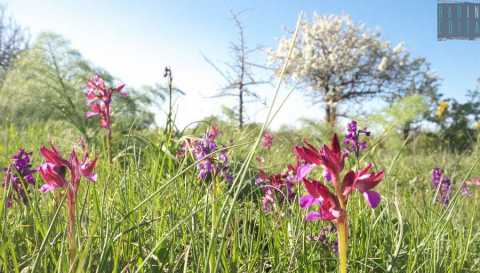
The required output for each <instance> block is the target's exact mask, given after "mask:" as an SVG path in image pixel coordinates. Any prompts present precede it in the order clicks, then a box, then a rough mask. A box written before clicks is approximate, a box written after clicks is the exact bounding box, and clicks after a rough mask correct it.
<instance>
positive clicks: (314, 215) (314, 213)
mask: <svg viewBox="0 0 480 273" xmlns="http://www.w3.org/2000/svg"><path fill="white" fill-rule="evenodd" d="M317 220H322V214H321V213H320V212H318V211H312V212H310V213H309V214H307V216H305V221H309V222H311V221H317Z"/></svg>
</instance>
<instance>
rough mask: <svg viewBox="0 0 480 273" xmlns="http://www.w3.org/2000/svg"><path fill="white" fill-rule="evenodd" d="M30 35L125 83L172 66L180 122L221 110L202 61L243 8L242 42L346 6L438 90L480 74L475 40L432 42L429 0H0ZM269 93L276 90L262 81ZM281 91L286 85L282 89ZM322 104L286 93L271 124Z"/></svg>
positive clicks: (453, 89)
mask: <svg viewBox="0 0 480 273" xmlns="http://www.w3.org/2000/svg"><path fill="white" fill-rule="evenodd" d="M0 2H3V3H5V4H6V5H7V7H8V12H9V13H10V14H11V15H13V16H14V17H15V18H16V20H17V21H18V22H19V23H20V24H22V25H24V26H26V27H28V28H29V29H30V31H31V33H32V35H33V36H35V35H36V34H38V33H39V32H41V31H54V32H57V33H59V34H62V35H63V36H65V37H66V38H67V39H69V40H70V41H71V42H72V45H73V47H75V48H77V49H78V50H80V52H81V53H82V54H83V55H84V56H85V57H86V58H87V59H89V60H90V61H92V62H93V63H94V64H96V65H98V66H101V67H104V68H105V69H107V70H108V71H110V72H111V73H112V74H113V75H115V76H117V77H119V78H120V79H122V80H123V81H124V82H125V83H126V84H129V85H132V86H137V87H138V86H141V85H143V84H152V83H154V82H162V81H163V79H162V70H163V68H164V67H165V66H166V65H169V66H171V67H172V69H173V71H174V78H175V82H176V85H177V86H178V87H180V88H181V89H183V90H184V91H186V92H187V96H185V97H184V98H182V99H181V100H180V101H179V103H178V105H179V109H178V111H179V113H178V122H179V123H180V125H185V124H187V123H189V122H192V121H196V120H199V119H200V118H201V117H203V116H206V115H210V114H219V113H220V111H221V110H220V109H221V105H230V104H231V103H232V102H231V101H229V100H227V99H211V98H207V97H209V96H211V95H213V94H215V93H216V91H217V90H218V89H219V88H220V87H221V86H222V84H223V83H224V82H223V81H222V78H221V77H220V76H219V75H218V74H217V73H216V72H215V71H214V70H213V69H212V68H211V67H210V66H209V65H208V64H207V63H206V62H205V61H204V60H203V58H202V53H203V54H205V55H206V56H208V57H209V58H210V59H212V60H213V61H216V62H218V63H221V62H224V61H226V60H228V53H229V51H228V46H229V42H230V41H231V40H234V39H235V38H236V36H235V35H236V29H235V27H234V26H233V23H232V21H231V20H230V17H229V11H230V10H234V11H240V10H245V9H247V10H248V11H247V13H245V15H244V16H243V17H242V18H243V21H244V24H245V25H246V35H247V42H248V43H249V44H250V45H252V46H255V45H262V46H266V47H275V44H276V41H277V40H278V38H280V37H282V36H283V35H284V34H285V32H284V29H285V28H289V29H292V28H293V27H294V25H295V21H296V18H297V15H298V13H299V12H300V11H304V12H305V13H306V14H311V13H312V12H314V11H316V12H317V13H319V14H341V13H347V14H350V15H351V16H352V18H353V20H354V21H356V22H362V23H365V24H366V26H367V27H368V28H371V29H375V30H378V31H380V32H381V33H382V34H383V37H384V38H386V39H387V40H390V41H391V42H392V43H393V44H396V43H399V42H405V45H406V48H407V49H409V50H410V51H411V52H412V54H413V55H414V56H424V57H426V58H427V59H428V60H429V62H430V63H431V64H432V68H433V70H434V72H435V73H436V74H437V75H439V76H440V77H441V78H442V86H441V92H442V93H444V94H445V95H446V96H448V97H455V98H457V99H460V100H463V99H464V94H465V93H466V90H468V89H473V88H474V87H475V84H476V79H477V78H478V77H480V69H478V67H479V64H480V40H479V41H442V42H439V41H437V38H436V26H437V24H436V18H437V17H436V3H437V1H436V0H397V1H393V0H310V1H302V0H295V1H293V0H291V1H287V0H263V1H254V0H237V1H220V0H210V1H206V0H191V1H183V0H176V1H171V0H169V1H166V0H157V1H153V0H152V1H147V0H138V1H127V0H117V1H113V0H111V1H108V0H103V1H93V0H83V1H74V0H65V1H53V0H42V1H39V0H30V1H28V0H11V1H5V0H3V1H2V0H0ZM258 91H259V93H260V95H261V96H263V97H265V98H267V102H269V101H271V99H270V100H269V98H271V96H272V95H273V88H272V87H269V86H265V87H262V88H260V89H259V90H258ZM284 93H285V92H283V94H284ZM247 107H248V109H249V116H250V120H258V121H263V119H262V116H263V115H264V114H265V112H266V111H265V110H262V107H261V106H259V105H256V106H255V105H249V106H247ZM322 116H323V111H322V109H321V107H320V106H312V105H311V104H310V103H309V102H308V101H307V99H305V98H303V97H302V96H301V95H294V96H292V97H291V98H290V99H289V100H288V102H287V104H286V106H285V108H284V109H283V110H282V111H281V112H280V115H279V116H278V118H277V119H276V121H275V123H274V125H275V126H278V125H279V124H291V125H294V124H295V121H296V120H297V119H298V118H299V117H309V118H317V119H320V118H322Z"/></svg>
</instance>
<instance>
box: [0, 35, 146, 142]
mask: <svg viewBox="0 0 480 273" xmlns="http://www.w3.org/2000/svg"><path fill="white" fill-rule="evenodd" d="M95 73H99V74H100V75H101V76H102V78H104V79H105V80H106V81H107V82H110V83H112V81H114V78H113V77H112V76H111V75H109V74H108V73H107V72H106V71H104V70H101V69H98V68H94V67H93V65H92V64H90V63H89V62H88V61H86V60H85V59H84V58H83V57H82V55H81V54H80V52H78V51H77V50H75V49H73V48H71V46H70V43H69V42H68V41H67V40H65V39H64V38H63V37H61V36H59V35H57V34H54V33H42V34H40V35H39V36H38V38H37V39H36V40H35V41H34V43H33V45H32V47H31V48H29V49H28V50H25V51H24V52H22V53H21V54H20V55H19V57H18V59H17V60H16V61H15V64H14V66H13V67H12V69H10V71H9V72H8V73H7V75H6V77H5V83H4V85H3V86H2V89H1V90H0V111H1V113H2V116H1V117H0V121H1V122H5V121H7V120H9V122H12V123H14V124H17V125H25V124H29V123H31V122H38V121H39V122H45V121H47V120H61V121H65V122H67V123H68V124H70V125H72V126H73V127H74V128H76V129H78V131H79V132H81V133H82V134H83V135H84V136H85V137H86V138H88V129H89V128H98V126H96V123H95V121H94V120H86V119H85V112H86V111H87V106H86V98H85V88H86V82H87V80H88V79H89V78H90V77H92V75H94V74H95ZM127 92H128V93H129V94H130V95H129V96H128V97H121V96H118V97H116V98H114V99H115V100H117V101H116V102H115V103H114V104H113V109H112V113H113V115H114V118H115V119H116V120H115V121H114V125H115V126H123V127H127V128H128V127H131V126H132V123H135V124H134V125H135V126H137V127H140V128H144V127H148V126H149V125H150V124H151V123H152V122H153V114H151V113H149V112H148V111H146V110H145V107H144V106H143V104H149V103H150V101H149V100H148V98H146V97H145V96H143V95H142V94H140V93H139V92H137V91H135V90H134V89H132V88H128V89H127ZM94 133H95V131H94Z"/></svg>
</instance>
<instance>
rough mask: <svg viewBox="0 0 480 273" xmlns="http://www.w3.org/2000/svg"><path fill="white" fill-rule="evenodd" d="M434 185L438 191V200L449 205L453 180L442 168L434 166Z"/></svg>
mask: <svg viewBox="0 0 480 273" xmlns="http://www.w3.org/2000/svg"><path fill="white" fill-rule="evenodd" d="M432 186H433V188H434V189H435V191H436V192H437V193H436V195H437V200H438V202H440V203H442V204H444V205H445V206H446V205H448V203H449V202H450V195H451V193H452V189H451V187H452V182H451V180H450V178H449V177H447V176H445V175H444V174H443V171H442V169H440V168H434V169H433V170H432Z"/></svg>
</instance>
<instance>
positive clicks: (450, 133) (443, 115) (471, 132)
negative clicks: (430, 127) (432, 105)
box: [429, 79, 480, 151]
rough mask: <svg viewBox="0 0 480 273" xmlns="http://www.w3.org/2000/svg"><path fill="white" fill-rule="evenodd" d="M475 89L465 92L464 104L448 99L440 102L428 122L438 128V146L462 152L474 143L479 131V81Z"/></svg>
mask: <svg viewBox="0 0 480 273" xmlns="http://www.w3.org/2000/svg"><path fill="white" fill-rule="evenodd" d="M478 83H479V84H478V85H477V88H476V89H474V90H469V91H468V92H467V100H466V102H463V103H462V102H459V101H457V100H456V99H453V98H448V99H443V100H440V101H439V102H438V103H437V104H436V106H437V110H435V111H432V112H431V115H430V118H429V120H430V121H432V122H434V123H436V124H437V125H438V127H439V131H438V133H437V134H438V139H439V142H440V145H441V146H443V147H448V148H449V149H451V150H456V151H463V150H465V149H468V148H469V147H471V145H472V144H473V143H475V141H476V136H477V135H478V131H479V130H480V79H479V80H478Z"/></svg>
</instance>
